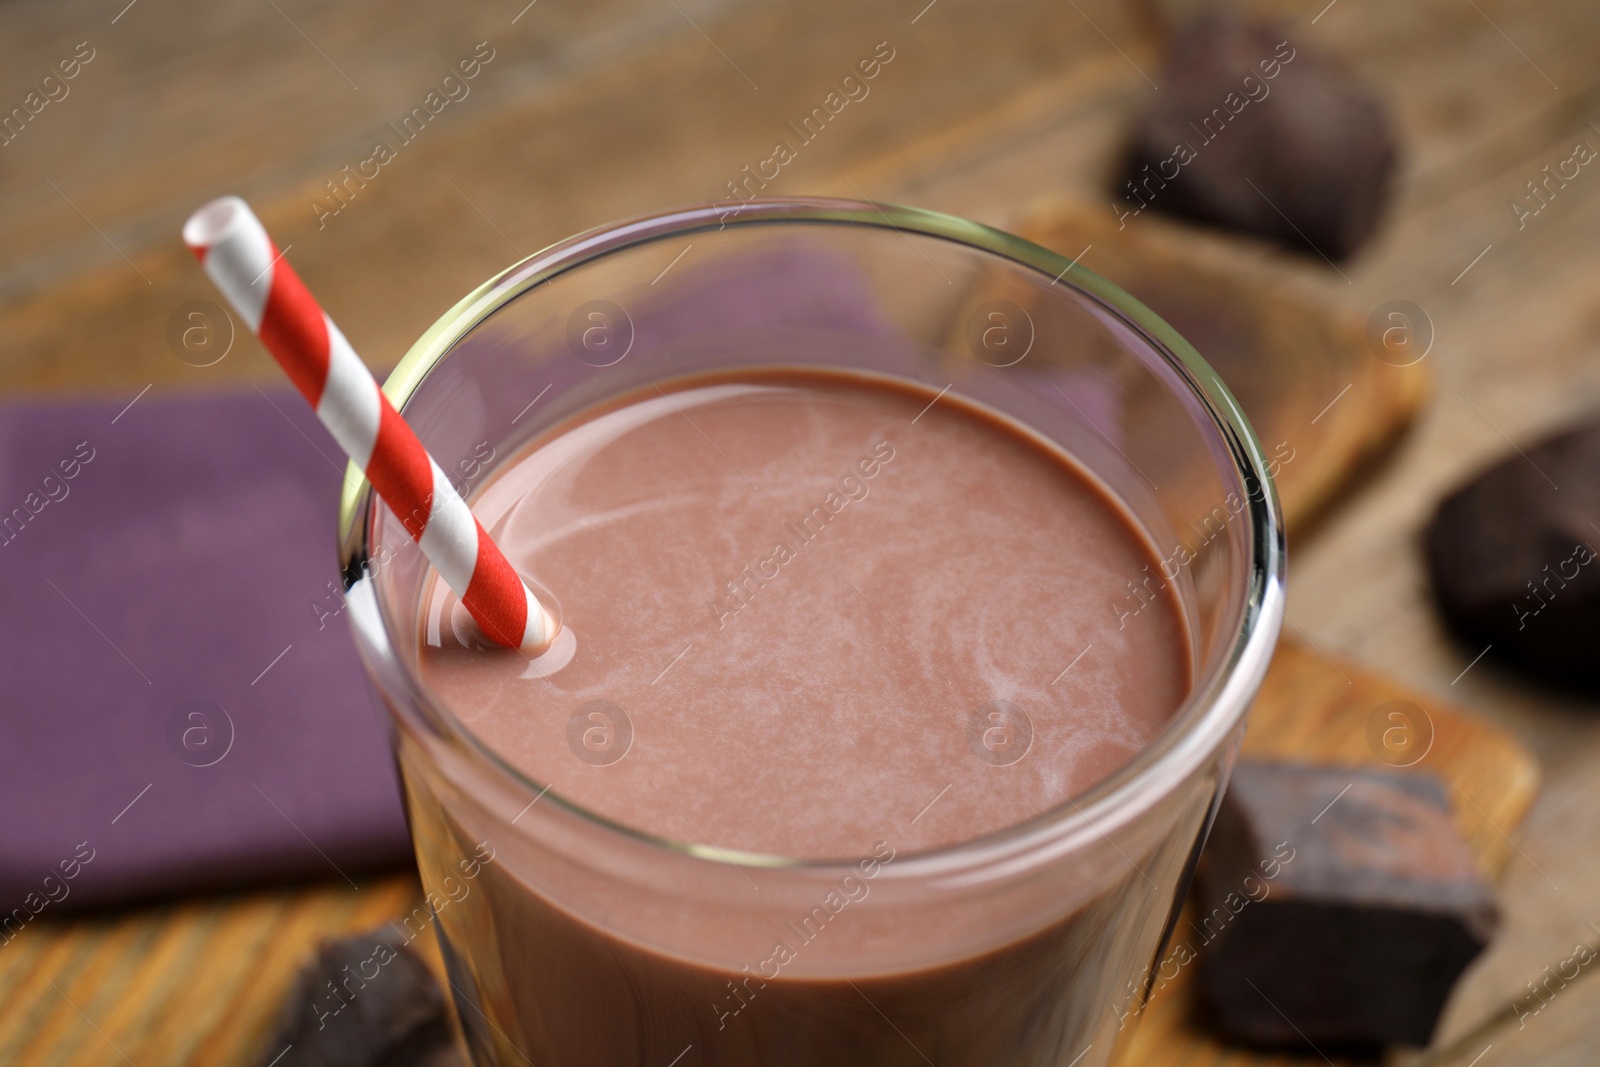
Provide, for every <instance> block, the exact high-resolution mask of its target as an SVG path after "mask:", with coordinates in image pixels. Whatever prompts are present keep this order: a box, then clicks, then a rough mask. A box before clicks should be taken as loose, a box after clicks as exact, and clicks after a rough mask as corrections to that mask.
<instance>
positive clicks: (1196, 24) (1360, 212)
mask: <svg viewBox="0 0 1600 1067" xmlns="http://www.w3.org/2000/svg"><path fill="white" fill-rule="evenodd" d="M1157 81H1158V82H1159V84H1160V89H1159V90H1158V91H1156V92H1155V93H1154V100H1153V102H1152V103H1151V105H1150V107H1149V110H1148V111H1146V112H1145V114H1144V116H1143V118H1142V119H1141V120H1140V122H1139V124H1138V126H1137V127H1136V129H1135V131H1134V134H1133V138H1132V142H1131V144H1130V146H1129V151H1128V157H1127V164H1126V167H1125V171H1124V173H1123V174H1122V175H1121V177H1120V179H1119V180H1118V182H1117V188H1116V190H1115V191H1114V194H1113V195H1114V197H1115V199H1114V201H1113V206H1114V207H1115V208H1116V210H1117V214H1118V217H1119V218H1120V219H1121V220H1122V222H1123V224H1124V225H1127V224H1128V222H1129V220H1130V218H1131V217H1132V216H1135V215H1138V214H1139V213H1140V212H1142V211H1143V210H1144V209H1145V208H1146V207H1152V208H1155V209H1157V210H1161V211H1167V212H1171V213H1173V214H1177V215H1184V216H1188V217H1190V218H1194V219H1198V220H1200V221H1203V222H1211V223H1216V224H1219V225H1221V226H1225V227H1229V228H1231V229H1235V230H1240V231H1243V232H1245V233H1252V234H1259V235H1261V236H1264V237H1270V238H1274V239H1276V240H1278V241H1280V242H1282V243H1284V244H1286V245H1289V246H1291V247H1299V248H1305V247H1306V246H1307V245H1309V246H1311V249H1312V250H1314V251H1316V252H1318V253H1320V254H1322V255H1323V256H1326V257H1328V258H1329V259H1339V258H1342V257H1344V256H1347V255H1349V254H1350V253H1352V252H1354V251H1355V250H1356V249H1357V248H1358V247H1359V246H1360V245H1361V244H1362V243H1363V242H1364V241H1366V240H1367V238H1368V237H1370V236H1371V234H1372V232H1373V231H1374V230H1375V229H1376V227H1377V224H1378V219H1379V216H1380V214H1381V211H1382V208H1383V205H1384V202H1385V200H1386V199H1387V193H1388V189H1389V184H1390V177H1391V175H1392V173H1393V171H1394V166H1395V160H1396V150H1395V136H1394V132H1393V128H1392V126H1391V124H1390V121H1389V117H1388V113H1387V109H1386V108H1385V107H1384V105H1383V102H1382V100H1381V99H1379V97H1378V96H1377V95H1376V94H1375V93H1374V92H1373V91H1372V90H1370V89H1369V88H1367V87H1366V86H1365V85H1364V84H1362V83H1361V82H1360V81H1358V80H1357V79H1356V78H1355V77H1354V76H1352V75H1351V74H1350V73H1349V72H1348V71H1347V70H1345V68H1344V67H1343V66H1342V65H1340V64H1338V63H1336V62H1334V61H1333V60H1331V59H1328V58H1325V57H1323V56H1320V55H1318V54H1316V53H1315V52H1313V51H1311V50H1310V49H1308V48H1305V47H1304V46H1302V45H1301V44H1299V43H1297V42H1294V41H1291V40H1290V39H1289V37H1288V35H1287V34H1286V33H1284V32H1283V31H1282V30H1281V29H1280V28H1279V27H1278V26H1276V25H1275V24H1273V23H1270V22H1259V21H1252V20H1246V19H1243V18H1240V17H1239V16H1236V15H1232V14H1222V13H1215V14H1208V15H1203V16H1200V17H1199V18H1197V19H1195V20H1194V21H1193V22H1191V23H1189V24H1188V26H1187V27H1185V28H1184V29H1183V30H1181V31H1180V32H1178V33H1177V34H1175V35H1174V37H1173V39H1172V42H1171V45H1170V49H1169V52H1168V55H1167V59H1166V64H1165V68H1164V69H1163V70H1162V71H1161V73H1160V75H1159V76H1158V78H1157Z"/></svg>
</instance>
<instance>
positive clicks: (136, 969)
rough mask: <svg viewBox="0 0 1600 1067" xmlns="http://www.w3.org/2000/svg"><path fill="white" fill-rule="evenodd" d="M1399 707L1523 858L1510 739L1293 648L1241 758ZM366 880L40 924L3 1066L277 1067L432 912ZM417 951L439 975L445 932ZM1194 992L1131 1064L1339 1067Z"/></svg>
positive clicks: (1492, 844) (1534, 783)
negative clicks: (319, 950)
mask: <svg viewBox="0 0 1600 1067" xmlns="http://www.w3.org/2000/svg"><path fill="white" fill-rule="evenodd" d="M1393 700H1408V701H1411V702H1413V703H1414V704H1415V705H1416V707H1417V708H1418V710H1419V711H1420V712H1421V713H1422V715H1423V716H1424V718H1423V719H1421V720H1419V721H1425V722H1427V723H1429V724H1431V730H1432V735H1433V736H1432V742H1431V747H1429V748H1428V750H1427V754H1426V755H1425V756H1424V757H1423V758H1422V759H1421V760H1420V762H1418V763H1417V764H1416V765H1415V767H1414V769H1415V770H1419V771H1429V772H1432V773H1434V774H1437V775H1440V776H1441V777H1442V778H1444V779H1445V780H1446V781H1448V782H1450V783H1451V785H1452V786H1453V787H1454V789H1453V790H1452V795H1453V797H1454V799H1455V801H1456V814H1457V816H1458V818H1459V819H1460V823H1461V827H1462V829H1463V831H1464V832H1465V833H1466V835H1467V839H1468V840H1469V841H1470V842H1471V843H1472V847H1473V849H1474V850H1475V851H1476V853H1477V855H1478V856H1479V857H1480V859H1481V860H1482V861H1483V864H1484V866H1485V869H1486V870H1489V871H1491V872H1493V871H1495V870H1498V869H1499V867H1500V866H1501V865H1502V864H1503V863H1504V862H1505V861H1506V859H1507V856H1508V855H1509V854H1511V845H1510V841H1509V839H1508V838H1507V837H1506V836H1505V835H1506V834H1509V833H1511V832H1512V831H1513V828H1514V827H1515V826H1516V824H1517V822H1518V820H1519V819H1521V817H1522V816H1523V814H1524V813H1525V812H1526V811H1527V810H1528V807H1529V805H1530V804H1531V803H1532V800H1533V796H1534V793H1535V791H1536V789H1537V787H1538V780H1539V774H1538V769H1537V766H1536V765H1535V763H1534V761H1533V759H1532V757H1531V756H1530V755H1529V754H1528V752H1527V751H1525V750H1524V749H1523V748H1522V746H1521V745H1520V744H1518V743H1517V742H1516V741H1515V740H1513V739H1512V738H1511V737H1510V736H1509V735H1507V734H1505V733H1503V732H1502V731H1500V730H1498V729H1496V728H1495V727H1492V726H1490V725H1488V724H1487V723H1485V722H1483V721H1481V720H1479V719H1476V718H1474V717H1473V716H1471V715H1469V714H1467V713H1465V712H1462V711H1459V710H1457V709H1454V708H1452V707H1450V706H1448V705H1446V704H1443V703H1441V702H1438V701H1434V700H1432V699H1430V698H1427V697H1424V696H1421V695H1418V694H1415V693H1409V692H1407V691H1405V690H1404V689H1402V688H1400V687H1399V686H1397V685H1395V684H1393V683H1391V682H1388V681H1385V680H1384V679H1382V678H1379V677H1376V676H1373V675H1370V674H1367V673H1365V672H1362V671H1361V670H1359V669H1358V668H1356V667H1354V666H1352V665H1350V664H1347V663H1334V662H1331V661H1329V660H1326V659H1324V658H1323V657H1321V656H1320V655H1319V654H1318V653H1317V652H1315V651H1314V650H1312V649H1310V648H1307V647H1306V646H1304V645H1300V644H1296V643H1294V642H1286V643H1284V644H1283V645H1282V646H1281V647H1280V649H1279V651H1278V655H1277V658H1276V659H1275V660H1274V661H1273V665H1272V669H1271V670H1270V672H1269V673H1268V675H1267V680H1266V684H1265V687H1264V689H1263V691H1262V694H1261V699H1260V700H1259V701H1258V702H1257V705H1256V708H1255V710H1254V711H1253V712H1252V717H1251V721H1250V727H1249V730H1248V732H1247V734H1246V736H1245V741H1244V750H1245V752H1246V753H1247V754H1251V755H1274V754H1292V755H1294V756H1295V757H1296V758H1299V759H1307V760H1317V761H1326V762H1333V763H1372V762H1376V761H1377V759H1376V756H1374V754H1373V752H1372V751H1371V749H1370V748H1369V747H1368V743H1367V721H1368V719H1369V718H1370V717H1371V715H1372V712H1373V710H1374V709H1375V708H1377V707H1378V706H1379V705H1380V704H1384V703H1386V702H1389V701H1393ZM330 873H331V872H330ZM358 882H359V885H360V888H359V889H352V888H350V887H349V886H348V885H346V884H345V883H344V882H342V881H341V882H338V883H337V884H334V883H333V882H330V883H329V884H327V885H323V886H316V887H311V888H302V889H293V890H277V891H269V892H261V893H251V894H241V895H235V896H227V897H205V898H197V899H194V900H187V901H182V902H179V903H173V904H167V905H163V906H160V907H152V908H146V909H139V910H135V911H131V912H124V913H117V914H110V915H105V916H94V917H86V918H78V919H74V920H71V921H65V922H51V921H50V920H49V919H47V918H42V919H41V920H39V921H36V922H33V923H30V924H29V925H28V927H27V928H26V929H25V930H24V931H23V932H22V933H21V934H20V935H19V936H18V937H17V938H16V939H15V940H13V941H11V942H9V943H8V944H6V945H5V946H4V947H3V949H0V1004H4V1005H5V1010H4V1011H3V1012H0V1063H5V1064H9V1065H12V1067H34V1065H39V1067H43V1065H45V1064H49V1065H52V1067H88V1065H103V1064H108V1063H122V1062H124V1059H123V1057H126V1060H127V1061H128V1062H132V1063H134V1064H139V1065H141V1067H142V1065H144V1064H179V1063H182V1064H199V1065H209V1064H218V1065H222V1064H228V1065H239V1064H247V1063H253V1062H259V1063H263V1064H264V1063H265V1062H266V1061H267V1060H270V1059H271V1058H272V1056H273V1055H276V1054H277V1052H278V1051H280V1050H278V1049H270V1050H269V1049H266V1048H265V1047H264V1045H265V1042H266V1040H267V1035H268V1031H269V1029H270V1027H271V1024H272V1020H273V1017H274V1015H275V1013H276V1012H277V1010H278V1007H279V1004H280V1003H281V1001H282V999H283V997H284V996H285V994H286V993H287V991H288V988H289V983H290V981H291V980H292V978H293V976H294V973H295V970H296V968H297V967H298V966H299V965H300V963H301V962H302V961H303V960H304V959H305V957H306V956H307V955H308V954H309V953H310V951H311V949H312V947H313V945H315V943H316V942H317V940H318V939H319V938H324V937H336V936H339V935H341V934H345V933H350V932H354V931H358V930H364V929H369V928H371V927H373V926H377V925H379V924H381V923H383V922H386V921H388V920H390V919H392V918H395V917H398V916H400V915H402V914H405V913H407V912H409V911H410V910H411V909H412V908H414V907H415V906H416V905H417V904H418V902H419V900H420V889H419V888H418V885H417V882H416V879H415V877H414V876H411V875H404V876H387V877H382V878H375V879H366V878H359V877H358ZM417 944H418V945H419V946H422V947H423V949H424V951H425V952H426V953H427V954H428V955H429V957H430V959H431V962H432V964H433V966H434V968H435V970H436V972H438V973H441V974H442V970H441V969H440V968H439V960H438V953H437V948H436V946H434V945H433V943H432V942H431V932H430V935H429V938H428V939H425V938H418V940H417ZM1186 971H1187V973H1188V974H1189V975H1192V974H1193V971H1194V968H1192V967H1191V968H1186ZM1186 979H1187V976H1185V977H1180V979H1179V980H1177V981H1175V982H1173V983H1172V984H1171V985H1169V986H1168V987H1167V988H1166V989H1165V990H1164V991H1163V992H1162V993H1160V994H1158V995H1157V997H1156V998H1155V999H1154V1000H1153V1001H1152V1002H1151V1004H1150V1006H1149V1007H1148V1008H1147V1009H1146V1011H1145V1013H1144V1018H1143V1019H1142V1020H1141V1021H1140V1023H1139V1024H1138V1027H1137V1029H1135V1030H1134V1031H1133V1032H1132V1036H1131V1038H1130V1040H1129V1041H1128V1043H1127V1045H1126V1046H1125V1049H1124V1052H1123V1054H1122V1059H1121V1063H1123V1064H1127V1065H1129V1067H1133V1065H1140V1067H1147V1065H1154V1067H1162V1065H1173V1067H1176V1065H1178V1064H1201V1063H1204V1064H1209V1065H1215V1067H1257V1065H1260V1067H1266V1065H1268V1064H1280V1065H1281V1064H1287V1063H1301V1062H1303V1063H1307V1064H1312V1063H1315V1064H1321V1063H1323V1062H1324V1061H1323V1059H1322V1058H1321V1057H1319V1056H1316V1055H1308V1056H1305V1057H1295V1056H1282V1055H1263V1054H1260V1053H1255V1052H1249V1051H1242V1050H1239V1049H1236V1048H1233V1047H1230V1046H1227V1045H1224V1044H1222V1043H1220V1042H1218V1041H1217V1040H1216V1039H1215V1038H1214V1037H1213V1036H1212V1035H1211V1034H1210V1033H1208V1032H1207V1031H1206V1029H1205V1027H1204V1024H1203V1022H1202V1021H1201V1020H1199V1019H1198V1018H1197V1017H1196V1013H1195V1012H1194V1011H1193V1010H1192V990H1191V988H1190V986H1189V985H1188V982H1187V980H1186ZM263 1053H265V1055H264V1056H263ZM258 1057H260V1058H259V1059H258Z"/></svg>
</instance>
